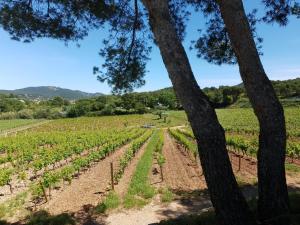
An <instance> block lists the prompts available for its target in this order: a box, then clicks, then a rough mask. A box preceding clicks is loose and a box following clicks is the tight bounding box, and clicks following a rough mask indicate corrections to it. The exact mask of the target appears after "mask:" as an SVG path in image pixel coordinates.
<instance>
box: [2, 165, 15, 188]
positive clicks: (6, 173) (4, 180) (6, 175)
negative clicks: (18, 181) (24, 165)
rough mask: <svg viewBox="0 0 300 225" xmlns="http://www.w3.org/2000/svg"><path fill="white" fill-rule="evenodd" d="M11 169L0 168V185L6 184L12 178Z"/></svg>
mask: <svg viewBox="0 0 300 225" xmlns="http://www.w3.org/2000/svg"><path fill="white" fill-rule="evenodd" d="M12 173H13V171H12V170H11V169H3V168H2V169H1V170H0V187H2V186H5V185H8V184H9V183H10V181H11V179H12V177H11V176H12Z"/></svg>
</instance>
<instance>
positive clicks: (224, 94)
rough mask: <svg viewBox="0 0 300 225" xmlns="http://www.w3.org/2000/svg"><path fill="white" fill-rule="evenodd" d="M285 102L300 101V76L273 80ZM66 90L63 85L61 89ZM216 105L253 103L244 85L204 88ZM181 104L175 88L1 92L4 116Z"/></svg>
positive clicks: (105, 112) (85, 113)
mask: <svg viewBox="0 0 300 225" xmlns="http://www.w3.org/2000/svg"><path fill="white" fill-rule="evenodd" d="M273 86H274V88H275V90H276V93H277V95H278V96H279V98H280V100H281V102H282V103H283V105H284V106H298V105H300V78H297V79H293V80H286V81H273ZM61 90H64V89H61ZM203 91H204V92H205V93H206V94H207V96H208V97H209V100H210V102H211V104H212V105H213V106H214V107H215V108H225V107H238V108H239V107H246V108H247V107H251V106H250V103H249V100H248V98H247V96H246V94H245V90H244V88H243V85H242V84H240V85H236V86H220V87H219V88H215V87H210V88H204V89H203ZM180 109H182V106H181V104H180V102H179V101H178V99H177V98H176V96H175V93H174V91H173V88H165V89H161V90H157V91H151V92H140V93H138V92H134V93H128V94H123V95H100V96H95V97H89V98H83V99H78V100H76V101H75V102H74V101H69V100H67V99H65V98H62V97H61V96H60V97H59V96H57V97H53V98H51V99H48V100H36V99H35V100H30V99H28V98H26V97H24V96H19V95H13V94H9V95H5V94H2V95H0V112H1V114H0V118H1V119H14V118H23V119H32V118H36V119H40V118H48V119H56V118H63V117H79V116H101V115H123V114H135V113H138V114H143V113H146V112H154V111H162V110H180Z"/></svg>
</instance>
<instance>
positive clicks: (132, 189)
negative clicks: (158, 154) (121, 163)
mask: <svg viewBox="0 0 300 225" xmlns="http://www.w3.org/2000/svg"><path fill="white" fill-rule="evenodd" d="M159 132H162V131H161V130H159V131H157V130H156V131H155V132H154V134H153V136H152V137H151V139H150V141H149V144H148V145H147V147H146V149H145V152H144V154H143V156H142V157H141V159H140V160H139V162H138V164H137V167H136V169H135V173H134V174H133V177H132V179H131V182H130V185H129V188H128V192H127V194H126V196H125V199H124V206H125V207H126V208H133V207H141V206H143V205H145V204H146V203H147V200H148V199H150V198H152V197H153V196H154V195H155V194H156V191H155V188H154V187H152V186H151V185H150V184H149V180H148V175H149V172H150V170H151V167H152V162H153V152H154V150H155V148H156V145H157V143H158V140H159Z"/></svg>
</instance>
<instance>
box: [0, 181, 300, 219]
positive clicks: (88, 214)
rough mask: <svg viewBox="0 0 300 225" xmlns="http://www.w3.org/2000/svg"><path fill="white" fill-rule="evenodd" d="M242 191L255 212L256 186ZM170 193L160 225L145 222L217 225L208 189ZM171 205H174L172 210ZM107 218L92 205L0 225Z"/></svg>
mask: <svg viewBox="0 0 300 225" xmlns="http://www.w3.org/2000/svg"><path fill="white" fill-rule="evenodd" d="M242 190H243V193H244V195H245V196H247V199H248V200H249V205H250V207H251V209H252V210H253V212H255V209H256V201H255V198H256V197H257V186H256V185H245V186H243V188H242ZM173 192H174V193H175V194H176V197H175V199H174V201H172V202H171V203H170V204H166V205H162V206H160V207H158V208H157V209H156V210H155V214H157V215H158V217H159V218H164V219H163V220H162V221H161V222H160V223H148V224H149V225H216V219H215V215H214V212H213V208H212V205H211V202H210V200H209V194H208V191H207V190H201V191H200V190H199V191H191V192H183V191H180V190H173ZM289 192H290V203H291V209H292V211H291V212H292V225H300V188H297V187H289ZM251 199H252V200H251ZM172 204H174V205H173V206H174V207H173V206H172ZM146 207H147V206H146ZM254 214H255V213H254ZM125 216H126V215H125ZM106 218H107V216H106V215H105V214H101V215H99V214H95V207H93V206H92V205H86V206H84V207H83V208H82V209H81V210H80V211H78V212H75V213H63V214H60V215H50V214H49V213H48V212H47V211H44V210H42V211H38V212H35V213H33V214H32V215H31V216H30V217H28V218H26V219H25V220H24V221H19V222H17V223H8V222H6V221H1V220H0V225H75V224H80V225H81V224H82V225H106V224H107V223H106V222H105V221H106ZM112 225H119V224H112ZM120 225H121V224H120ZM143 225H144V224H143Z"/></svg>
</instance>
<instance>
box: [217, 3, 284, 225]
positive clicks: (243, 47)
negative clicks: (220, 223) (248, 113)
mask: <svg viewBox="0 0 300 225" xmlns="http://www.w3.org/2000/svg"><path fill="white" fill-rule="evenodd" d="M218 3H219V6H220V10H221V14H222V17H223V20H224V22H225V25H226V29H227V31H228V33H229V37H230V40H231V43H232V45H233V48H234V51H235V54H236V56H237V60H238V63H239V67H240V74H241V77H242V79H243V82H244V86H245V89H246V92H247V95H248V97H249V99H250V102H251V104H252V107H253V109H254V112H255V114H256V116H257V118H258V121H259V125H260V134H259V150H258V188H259V200H258V215H259V218H260V220H261V221H262V222H263V221H268V222H267V223H268V224H282V225H287V224H289V221H288V215H289V200H288V191H287V185H286V177H285V167H284V166H285V164H284V163H285V151H286V128H285V118H284V112H283V108H282V106H281V104H280V102H279V100H278V98H277V96H276V93H275V91H274V89H273V86H272V84H271V82H270V80H269V79H268V77H267V75H266V73H265V71H264V68H263V65H262V63H261V61H260V58H259V54H258V51H257V49H256V45H255V42H254V39H253V36H252V33H251V30H250V26H249V22H248V20H247V17H246V14H245V10H244V7H243V2H242V0H231V1H226V0H218ZM284 217H285V218H284ZM270 220H272V221H270Z"/></svg>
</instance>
